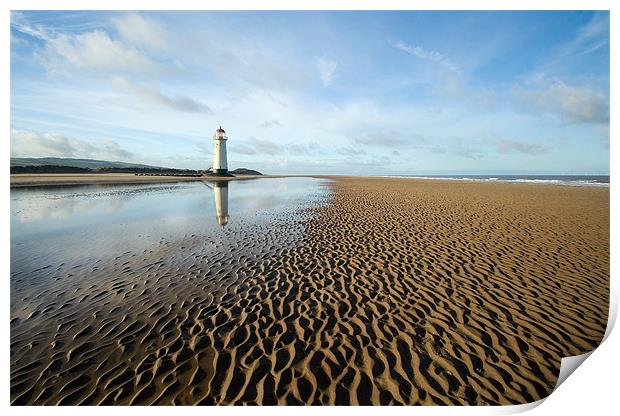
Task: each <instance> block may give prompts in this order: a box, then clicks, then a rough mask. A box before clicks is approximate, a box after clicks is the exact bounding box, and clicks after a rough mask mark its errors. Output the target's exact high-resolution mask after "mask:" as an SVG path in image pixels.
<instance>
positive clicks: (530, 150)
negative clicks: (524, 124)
mask: <svg viewBox="0 0 620 416" xmlns="http://www.w3.org/2000/svg"><path fill="white" fill-rule="evenodd" d="M493 145H494V146H495V150H496V151H497V152H498V153H524V154H528V155H536V154H540V153H546V152H548V151H549V148H548V147H547V146H543V145H540V144H536V143H531V142H524V141H519V140H508V139H496V140H494V141H493Z"/></svg>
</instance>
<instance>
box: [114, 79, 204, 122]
mask: <svg viewBox="0 0 620 416" xmlns="http://www.w3.org/2000/svg"><path fill="white" fill-rule="evenodd" d="M113 83H114V85H116V86H117V87H118V88H119V89H122V90H124V91H126V92H131V93H132V94H134V95H135V96H136V97H138V98H139V99H140V100H141V101H143V102H145V103H149V104H155V105H158V106H163V107H166V108H170V109H172V110H176V111H184V112H190V113H205V114H212V113H213V111H211V109H210V108H209V107H208V106H207V105H205V104H203V103H201V102H199V101H197V100H195V99H193V98H190V97H184V96H175V97H170V96H167V95H165V94H163V93H162V92H161V91H159V90H158V89H156V88H154V87H152V86H150V85H147V84H137V83H134V82H131V81H129V80H127V79H125V78H120V77H119V78H115V79H114V80H113Z"/></svg>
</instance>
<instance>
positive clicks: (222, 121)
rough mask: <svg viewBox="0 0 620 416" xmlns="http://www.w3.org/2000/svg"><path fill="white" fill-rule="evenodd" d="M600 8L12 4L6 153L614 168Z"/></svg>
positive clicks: (277, 166)
mask: <svg viewBox="0 0 620 416" xmlns="http://www.w3.org/2000/svg"><path fill="white" fill-rule="evenodd" d="M609 72H610V69H609V13H608V12H604V11H603V12H596V11H534V12H526V11H523V12H521V11H497V12H492V11H458V12H456V11H454V12H450V11H441V12H432V11H398V12H393V11H348V12H347V11H325V12H321V11H306V12H277V11H262V12H261V11H254V12H243V11H234V12H206V11H205V12H195V11H192V12H187V11H183V12H181V11H179V12H170V11H165V12H155V11H150V12H125V11H123V12H112V11H110V12H108V11H85V12H76V11H44V12H43V11H42V12H36V11H13V12H11V156H12V157H75V158H92V159H104V160H114V161H124V162H136V163H145V164H151V165H157V166H166V167H176V168H189V169H206V168H209V167H210V166H211V162H212V148H213V140H212V137H213V132H214V130H215V129H216V128H217V127H219V126H220V125H221V126H222V127H223V128H224V129H225V130H226V131H227V134H228V138H229V140H228V143H227V146H228V161H229V163H228V164H229V168H231V169H234V168H237V167H246V168H252V169H258V170H260V171H261V172H263V173H271V174H283V173H289V174H306V173H308V174H355V175H359V174H367V175H402V174H405V175H407V174H408V175H416V174H451V173H469V174H476V173H478V174H490V173H498V174H501V173H505V174H511V173H530V174H603V175H605V174H609V163H610V162H609V137H610V134H609V75H610V74H609Z"/></svg>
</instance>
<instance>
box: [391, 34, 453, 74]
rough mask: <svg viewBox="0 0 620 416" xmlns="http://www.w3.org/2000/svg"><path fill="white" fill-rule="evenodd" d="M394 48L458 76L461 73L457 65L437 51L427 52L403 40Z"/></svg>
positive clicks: (395, 43)
mask: <svg viewBox="0 0 620 416" xmlns="http://www.w3.org/2000/svg"><path fill="white" fill-rule="evenodd" d="M392 46H394V47H395V48H397V49H400V50H402V51H405V52H407V53H408V54H410V55H413V56H415V57H416V58H419V59H422V60H425V61H430V62H434V63H436V64H438V65H440V66H442V67H444V68H446V69H448V70H450V71H452V72H454V73H457V74H460V73H461V70H460V69H459V68H458V67H457V66H456V65H454V64H453V63H452V61H451V60H450V59H449V58H447V57H445V56H444V55H442V54H441V53H439V52H437V51H432V50H427V49H424V48H423V47H421V46H418V45H413V44H407V43H405V42H403V41H402V40H400V41H397V42H392Z"/></svg>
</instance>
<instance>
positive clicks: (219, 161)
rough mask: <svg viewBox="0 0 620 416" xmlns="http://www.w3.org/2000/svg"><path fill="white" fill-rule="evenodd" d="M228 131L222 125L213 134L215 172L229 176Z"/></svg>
mask: <svg viewBox="0 0 620 416" xmlns="http://www.w3.org/2000/svg"><path fill="white" fill-rule="evenodd" d="M226 140H228V137H226V132H225V131H224V129H223V128H222V126H220V128H219V129H217V130H215V133H214V134H213V173H214V174H216V175H222V176H228V162H227V160H226Z"/></svg>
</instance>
